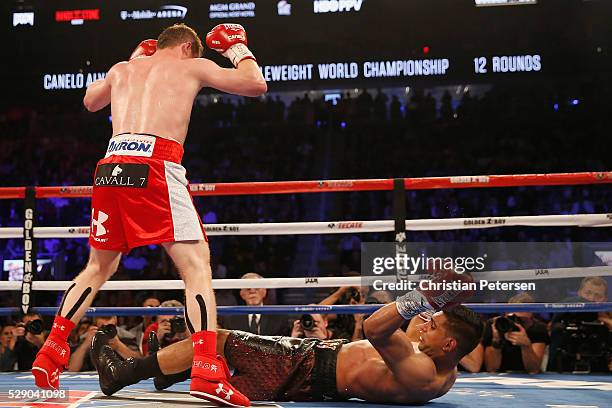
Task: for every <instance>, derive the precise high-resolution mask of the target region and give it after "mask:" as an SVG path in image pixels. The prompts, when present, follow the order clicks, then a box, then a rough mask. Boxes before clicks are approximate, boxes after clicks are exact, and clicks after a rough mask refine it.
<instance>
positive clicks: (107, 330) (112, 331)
mask: <svg viewBox="0 0 612 408" xmlns="http://www.w3.org/2000/svg"><path fill="white" fill-rule="evenodd" d="M99 330H100V331H101V332H103V333H104V334H106V335H107V336H108V338H109V339H114V338H115V337H116V336H117V326H115V325H114V324H105V325H104V326H100V329H99Z"/></svg>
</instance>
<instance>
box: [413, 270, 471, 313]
mask: <svg viewBox="0 0 612 408" xmlns="http://www.w3.org/2000/svg"><path fill="white" fill-rule="evenodd" d="M430 282H431V283H430V284H429V285H430V286H432V287H434V288H432V289H425V290H421V291H420V292H421V293H422V294H423V295H424V296H425V297H426V298H427V301H428V302H429V304H430V305H431V306H433V307H434V308H435V309H436V310H442V309H449V308H451V307H453V306H456V305H458V304H461V302H463V301H465V300H467V299H469V298H470V296H472V295H473V294H474V291H472V290H464V289H462V287H467V286H468V284H470V283H473V282H474V279H473V278H472V276H470V275H469V274H459V273H456V272H454V271H452V270H450V269H447V270H439V271H435V272H433V273H432V274H431V278H430ZM438 284H439V285H441V286H442V285H447V286H448V288H445V289H438V288H435V285H438Z"/></svg>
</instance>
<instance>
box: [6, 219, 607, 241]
mask: <svg viewBox="0 0 612 408" xmlns="http://www.w3.org/2000/svg"><path fill="white" fill-rule="evenodd" d="M515 226H523V227H612V214H572V215H529V216H512V217H475V218H439V219H420V220H406V230H408V231H442V230H460V229H472V228H496V227H515ZM394 227H395V224H394V221H393V220H380V221H323V222H270V223H247V224H207V225H205V226H204V228H205V229H206V234H207V235H209V236H216V235H304V234H354V233H362V232H390V231H394ZM88 236H89V227H88V226H82V227H36V228H34V237H35V238H86V237H88ZM22 237H23V228H20V227H4V228H0V239H1V238H5V239H6V238H22Z"/></svg>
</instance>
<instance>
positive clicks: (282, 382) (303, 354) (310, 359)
mask: <svg viewBox="0 0 612 408" xmlns="http://www.w3.org/2000/svg"><path fill="white" fill-rule="evenodd" d="M347 342H348V341H346V340H319V339H296V338H292V337H280V336H257V335H255V334H251V333H246V332H242V331H238V330H233V331H231V332H230V334H229V336H228V338H227V341H226V342H225V358H226V359H227V361H228V363H229V365H230V366H232V367H233V368H234V369H235V372H234V375H233V376H232V379H231V383H232V385H234V386H235V387H236V388H237V389H239V390H240V391H241V392H242V393H244V395H246V396H247V397H249V398H250V399H251V400H256V401H330V400H340V399H341V397H340V396H339V395H338V391H337V389H336V360H337V357H338V352H339V351H340V349H341V348H342V345H343V344H345V343H347Z"/></svg>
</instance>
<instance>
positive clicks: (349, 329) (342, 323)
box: [294, 286, 368, 341]
mask: <svg viewBox="0 0 612 408" xmlns="http://www.w3.org/2000/svg"><path fill="white" fill-rule="evenodd" d="M367 296H368V288H367V287H355V286H345V287H341V288H338V289H336V290H335V291H334V292H332V293H331V294H330V295H329V296H327V297H326V298H325V299H323V300H322V301H321V302H319V305H363V304H365V301H366V298H367ZM363 318H364V315H363V314H354V315H350V314H337V315H336V314H328V315H326V317H325V320H326V322H327V323H328V324H327V329H328V330H329V331H331V333H332V336H331V337H330V338H332V339H347V340H350V341H357V340H361V339H362V338H363ZM294 327H295V324H294Z"/></svg>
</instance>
